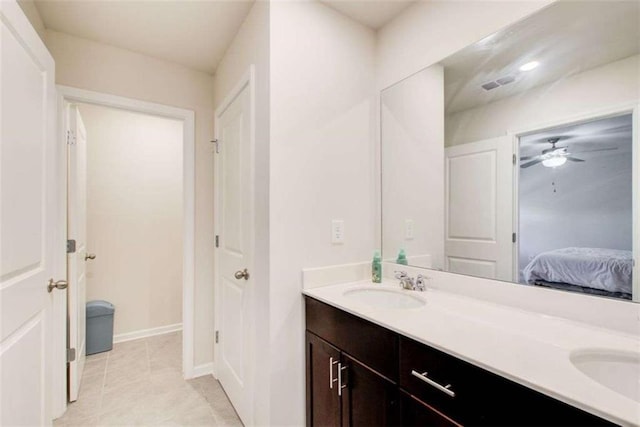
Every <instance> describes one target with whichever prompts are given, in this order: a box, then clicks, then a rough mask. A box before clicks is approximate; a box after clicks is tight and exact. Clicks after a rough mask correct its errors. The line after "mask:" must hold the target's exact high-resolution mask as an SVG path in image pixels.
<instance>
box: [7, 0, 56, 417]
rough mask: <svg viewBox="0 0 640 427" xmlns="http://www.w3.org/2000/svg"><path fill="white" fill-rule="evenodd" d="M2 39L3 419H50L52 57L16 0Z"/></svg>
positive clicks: (10, 4)
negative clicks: (48, 283) (48, 291)
mask: <svg viewBox="0 0 640 427" xmlns="http://www.w3.org/2000/svg"><path fill="white" fill-rule="evenodd" d="M0 43H1V45H2V48H1V49H0V55H1V57H0V66H1V72H0V79H1V80H0V98H1V101H0V102H1V106H0V111H1V119H0V141H1V142H0V305H1V306H0V325H1V326H0V372H1V375H0V405H1V406H0V425H49V424H50V423H51V416H50V405H49V402H50V398H51V396H50V390H49V389H50V386H51V378H50V369H49V366H50V365H49V357H50V356H51V355H50V351H49V350H50V348H51V347H50V339H51V336H50V327H49V325H50V321H49V320H50V319H49V316H50V308H51V301H52V296H51V294H48V293H47V282H48V280H49V279H50V278H51V275H52V272H53V266H52V260H53V250H52V248H53V239H52V235H53V234H54V221H55V213H56V210H55V207H56V198H55V179H56V176H55V118H56V116H55V86H54V63H53V59H52V58H51V56H50V55H49V53H48V52H47V50H46V48H45V47H44V44H43V43H42V42H41V41H40V39H39V38H38V36H37V34H36V32H35V30H33V28H32V27H31V25H30V24H29V21H28V20H27V18H26V17H25V16H24V14H23V13H22V10H21V9H20V7H19V6H18V5H17V4H16V3H15V2H11V1H2V2H0ZM54 292H61V291H58V290H55V291H54ZM61 338H62V337H61Z"/></svg>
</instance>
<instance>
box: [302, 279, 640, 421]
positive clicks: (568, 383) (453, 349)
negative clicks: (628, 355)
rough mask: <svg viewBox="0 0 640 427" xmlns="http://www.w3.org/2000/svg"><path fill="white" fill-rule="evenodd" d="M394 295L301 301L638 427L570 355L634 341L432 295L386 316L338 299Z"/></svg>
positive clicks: (330, 290)
mask: <svg viewBox="0 0 640 427" xmlns="http://www.w3.org/2000/svg"><path fill="white" fill-rule="evenodd" d="M372 287H373V288H378V289H379V288H384V289H392V290H398V289H399V287H398V284H397V282H395V281H389V282H387V281H385V282H384V283H383V284H373V283H371V282H370V281H362V282H353V283H345V284H339V285H331V286H323V287H317V288H314V289H307V290H304V291H303V293H304V294H305V295H308V296H310V297H313V298H315V299H317V300H320V301H322V302H325V303H327V304H329V305H332V306H334V307H336V308H339V309H341V310H344V311H346V312H349V313H351V314H354V315H356V316H358V317H361V318H363V319H366V320H369V321H371V322H373V323H375V324H377V325H380V326H382V327H385V328H387V329H390V330H392V331H395V332H397V333H399V334H402V335H404V336H406V337H409V338H412V339H414V340H416V341H419V342H421V343H423V344H427V345H429V346H432V347H434V348H437V349H439V350H442V351H443V352H445V353H448V354H451V355H453V356H456V357H458V358H460V359H462V360H465V361H467V362H470V363H472V364H474V365H476V366H480V367H482V368H484V369H486V370H488V371H491V372H494V373H496V374H498V375H501V376H503V377H505V378H508V379H510V380H513V381H515V382H517V383H520V384H523V385H525V386H528V387H530V388H532V389H534V390H537V391H540V392H541V393H544V394H546V395H549V396H552V397H554V398H556V399H558V400H561V401H563V402H566V403H568V404H570V405H573V406H576V407H578V408H581V409H583V410H585V411H587V412H590V413H592V414H595V415H597V416H600V417H602V418H605V419H607V420H610V421H612V422H615V423H618V424H622V425H633V426H638V425H640V404H639V403H638V402H636V401H634V400H632V399H630V398H628V397H626V396H623V395H621V394H618V393H616V392H614V391H613V390H610V389H609V388H607V387H605V386H603V385H601V384H599V383H597V382H595V381H594V380H592V379H591V378H589V377H587V376H586V375H585V374H583V373H582V372H580V371H579V370H578V369H577V368H576V367H574V366H573V364H572V363H571V361H570V359H569V356H570V354H571V353H572V352H573V351H576V350H583V349H606V350H614V351H623V352H640V337H637V336H631V335H626V334H623V333H619V332H614V331H610V330H607V329H602V328H597V327H594V326H590V325H587V324H582V323H579V322H576V321H571V320H566V319H562V318H557V317H552V316H548V315H543V314H537V313H534V312H529V311H525V310H522V309H518V308H512V307H508V306H504V305H498V304H494V303H491V302H487V301H481V300H478V299H474V298H469V297H465V296H462V295H458V294H453V293H448V292H444V291H441V290H436V289H428V290H427V291H426V292H416V291H402V292H410V293H411V294H412V295H413V296H416V297H418V298H421V299H424V300H425V301H426V304H425V305H424V306H422V307H419V308H410V309H406V308H403V309H386V308H377V307H372V306H370V305H367V304H364V303H362V302H360V301H358V300H357V298H353V297H351V298H349V297H345V296H344V295H343V294H344V292H345V291H347V290H350V289H356V288H372Z"/></svg>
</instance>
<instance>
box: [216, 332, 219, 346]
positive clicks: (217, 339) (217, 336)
mask: <svg viewBox="0 0 640 427" xmlns="http://www.w3.org/2000/svg"><path fill="white" fill-rule="evenodd" d="M218 342H220V331H216V344H218Z"/></svg>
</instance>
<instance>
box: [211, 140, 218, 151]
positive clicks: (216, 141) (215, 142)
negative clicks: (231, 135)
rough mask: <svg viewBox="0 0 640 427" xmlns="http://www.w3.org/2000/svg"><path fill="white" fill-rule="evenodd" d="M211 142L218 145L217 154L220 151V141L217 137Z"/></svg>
mask: <svg viewBox="0 0 640 427" xmlns="http://www.w3.org/2000/svg"><path fill="white" fill-rule="evenodd" d="M211 143H212V144H213V145H215V146H216V148H215V150H216V154H218V153H220V141H218V140H217V139H212V140H211Z"/></svg>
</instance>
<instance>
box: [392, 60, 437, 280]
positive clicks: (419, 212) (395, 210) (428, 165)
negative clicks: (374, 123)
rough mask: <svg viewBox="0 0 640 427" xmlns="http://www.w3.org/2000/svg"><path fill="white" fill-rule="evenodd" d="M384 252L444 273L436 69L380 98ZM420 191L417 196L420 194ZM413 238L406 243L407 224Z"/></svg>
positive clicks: (416, 77)
mask: <svg viewBox="0 0 640 427" xmlns="http://www.w3.org/2000/svg"><path fill="white" fill-rule="evenodd" d="M380 109H381V124H380V129H381V138H382V141H384V144H382V146H381V154H382V176H383V179H382V200H383V206H382V233H383V235H382V250H383V258H384V259H386V260H395V259H396V256H397V254H398V251H399V250H400V248H403V249H405V251H406V252H407V256H408V259H409V264H411V265H415V266H421V267H433V268H443V267H444V265H443V264H444V144H443V141H444V73H443V68H442V66H441V65H434V66H431V67H429V68H427V69H425V70H422V71H420V72H419V73H418V74H415V75H413V76H411V77H409V78H408V79H405V80H403V81H402V82H400V83H398V84H396V85H394V86H393V87H390V88H388V89H386V90H385V91H383V92H382V94H381V101H380ZM416 190H419V191H416ZM406 220H412V221H413V223H414V237H413V238H410V239H407V238H405V231H406V230H405V221H406Z"/></svg>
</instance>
